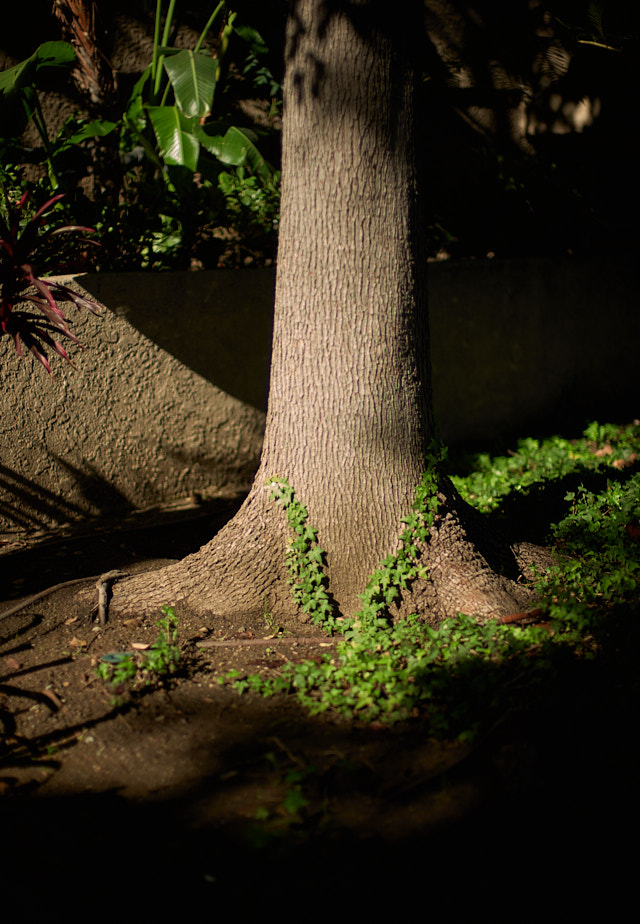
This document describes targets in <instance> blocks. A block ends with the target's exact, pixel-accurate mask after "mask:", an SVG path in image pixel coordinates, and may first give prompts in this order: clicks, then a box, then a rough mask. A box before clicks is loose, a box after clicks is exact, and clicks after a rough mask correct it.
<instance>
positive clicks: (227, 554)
mask: <svg viewBox="0 0 640 924" xmlns="http://www.w3.org/2000/svg"><path fill="white" fill-rule="evenodd" d="M446 490H447V495H448V497H445V495H440V510H439V514H438V517H437V521H436V524H435V526H434V527H433V528H432V531H431V539H430V541H429V542H428V543H426V544H425V545H423V546H422V547H421V554H420V559H421V563H422V564H423V565H426V566H427V568H428V571H429V578H428V579H426V580H416V581H414V582H413V584H412V586H411V587H410V588H409V589H408V591H406V592H405V593H404V595H403V599H402V602H401V604H400V606H398V607H393V608H392V616H393V617H394V618H401V617H403V616H406V615H408V614H409V613H411V612H417V613H419V614H420V615H422V616H423V617H424V618H425V619H426V620H428V621H429V622H432V623H434V624H437V623H438V622H440V621H442V620H443V619H445V618H447V617H450V616H454V615H456V614H457V613H459V612H463V613H467V614H469V615H473V616H475V617H477V618H478V619H479V620H480V621H483V622H485V621H488V620H491V619H495V618H497V617H504V616H508V615H509V614H512V613H517V612H522V611H524V610H526V609H528V608H530V607H531V606H533V604H534V602H535V595H534V591H533V589H532V586H531V578H532V571H531V565H532V564H533V563H536V564H537V565H538V566H541V567H546V566H548V565H549V564H550V563H552V560H553V559H552V557H551V556H550V553H549V552H548V550H545V549H541V548H539V547H537V546H533V545H530V544H528V543H520V544H518V545H510V544H509V543H508V542H507V541H506V540H504V539H500V537H497V536H496V535H495V534H494V533H488V532H487V530H486V527H485V524H484V522H483V518H482V516H481V515H480V514H478V513H477V512H476V511H474V510H472V509H471V508H469V507H468V506H467V505H466V504H464V502H463V501H462V500H461V499H460V498H459V497H458V495H457V494H456V493H455V492H454V491H450V490H449V488H448V487H447V488H446ZM291 538H292V537H291V534H290V532H289V529H288V526H287V523H286V517H285V516H284V514H283V512H282V510H281V509H279V508H278V507H277V505H276V504H274V503H273V501H271V500H270V499H269V491H268V489H267V488H266V487H265V486H263V485H259V486H258V487H256V486H255V485H254V488H253V490H252V492H251V494H250V495H249V497H248V498H247V500H246V501H245V503H244V504H243V506H242V508H241V509H240V511H239V512H238V513H237V514H236V516H235V517H234V518H233V519H232V520H231V521H230V522H229V523H228V524H227V525H226V526H225V527H224V528H223V529H222V530H221V531H220V532H219V533H218V534H217V535H216V536H215V537H214V538H213V539H212V541H211V542H209V543H208V544H207V545H206V546H203V548H202V549H200V550H199V551H198V552H196V553H194V554H192V555H189V556H188V557H187V558H185V559H184V560H183V561H180V562H177V563H176V564H173V565H170V566H168V567H166V568H163V569H161V570H160V571H155V572H151V573H144V574H137V575H134V576H132V577H130V578H127V579H125V580H123V581H121V582H119V583H118V584H117V585H116V586H115V587H114V590H113V600H112V603H111V613H112V614H113V615H114V616H116V615H117V614H123V615H124V614H133V613H142V612H153V613H157V612H159V610H160V608H161V607H162V606H163V605H164V604H167V603H168V604H172V605H176V604H179V603H184V604H186V605H187V606H188V607H189V608H190V609H192V610H193V611H195V612H198V613H200V614H202V616H203V618H213V619H215V618H216V617H218V618H224V619H237V618H239V617H247V618H248V617H255V616H259V615H262V614H264V613H265V612H270V613H273V614H274V615H276V616H277V618H278V620H279V621H280V622H287V623H290V622H295V621H296V620H298V621H300V620H302V619H304V615H303V614H302V613H301V612H298V611H297V609H296V605H295V603H294V600H293V597H292V594H291V587H290V584H289V580H288V573H287V569H286V564H285V555H286V549H287V547H288V545H289V543H290V542H291ZM330 580H331V575H330V574H329V583H330ZM364 584H365V580H364V579H363V582H362V588H363V590H364ZM345 615H346V614H345ZM348 615H351V614H348Z"/></svg>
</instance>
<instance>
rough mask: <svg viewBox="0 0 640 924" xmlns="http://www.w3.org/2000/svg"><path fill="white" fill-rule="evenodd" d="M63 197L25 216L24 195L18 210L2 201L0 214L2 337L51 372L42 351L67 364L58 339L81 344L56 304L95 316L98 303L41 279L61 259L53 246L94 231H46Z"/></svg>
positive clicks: (75, 227)
mask: <svg viewBox="0 0 640 924" xmlns="http://www.w3.org/2000/svg"><path fill="white" fill-rule="evenodd" d="M61 199H62V195H57V196H54V197H53V198H52V199H49V200H48V201H47V202H45V203H44V204H43V205H41V206H40V208H39V209H37V210H36V211H35V213H34V214H33V215H29V211H28V205H27V194H26V193H25V194H24V195H23V196H22V198H21V199H20V201H19V203H18V204H17V205H16V206H13V205H12V204H11V202H10V201H9V200H8V199H6V200H5V214H4V215H3V214H1V213H0V336H1V335H3V334H7V335H8V336H10V337H12V338H13V342H14V344H15V348H16V350H17V351H18V354H19V355H20V356H22V351H23V347H26V348H27V349H28V350H30V351H31V353H33V355H34V356H35V357H36V359H37V360H38V361H39V362H40V363H42V365H43V366H44V368H45V369H46V370H47V372H48V373H49V374H51V366H50V365H49V360H48V357H47V352H46V347H49V348H50V349H51V350H53V351H54V352H55V353H57V354H58V355H59V356H62V358H63V359H66V360H67V361H68V362H71V360H70V359H69V354H68V353H67V351H66V350H65V348H64V346H63V345H62V343H60V341H59V340H58V339H56V338H58V337H66V338H67V339H68V340H71V341H73V342H74V343H79V341H78V338H77V337H76V336H75V335H74V334H73V333H72V332H71V330H70V328H69V324H68V322H67V319H66V317H65V315H64V313H63V311H62V308H61V307H60V304H59V301H63V302H70V303H71V304H73V305H75V307H76V308H87V309H88V310H89V311H92V312H93V313H94V314H97V313H98V304H97V303H96V302H94V301H92V300H91V299H89V298H87V297H86V296H83V295H80V294H79V293H78V292H75V291H74V290H73V289H71V288H69V286H66V285H64V284H63V283H61V282H57V281H54V280H52V279H46V280H45V279H42V278H41V275H42V274H43V273H46V272H47V269H48V268H49V264H50V262H51V261H52V260H53V261H56V260H58V259H59V248H58V246H57V242H58V240H59V239H60V237H61V235H76V234H78V233H80V234H83V233H91V230H92V229H91V228H85V227H82V226H80V225H63V226H58V227H47V225H48V223H49V219H50V213H51V212H52V211H53V210H54V209H55V206H56V205H57V204H58V203H59V202H60V200H61ZM83 240H84V241H85V243H87V244H90V243H92V242H91V241H90V240H89V239H86V238H84V239H83ZM38 312H39V313H38Z"/></svg>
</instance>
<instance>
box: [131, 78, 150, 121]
mask: <svg viewBox="0 0 640 924" xmlns="http://www.w3.org/2000/svg"><path fill="white" fill-rule="evenodd" d="M150 77H151V65H149V66H148V67H146V68H145V69H144V70H143V72H142V74H141V75H140V77H139V78H138V80H137V81H136V83H135V86H134V88H133V90H132V91H131V96H130V97H129V102H128V103H127V108H126V117H127V119H128V120H129V121H130V122H131V123H133V125H135V126H136V127H137V128H142V126H143V123H144V109H143V105H144V102H143V99H142V91H143V90H144V88H145V86H146V84H147V82H148V80H149V78H150Z"/></svg>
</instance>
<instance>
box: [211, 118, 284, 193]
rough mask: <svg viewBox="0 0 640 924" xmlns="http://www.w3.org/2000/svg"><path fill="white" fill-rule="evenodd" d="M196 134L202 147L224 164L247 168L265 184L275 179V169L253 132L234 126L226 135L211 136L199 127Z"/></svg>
mask: <svg viewBox="0 0 640 924" xmlns="http://www.w3.org/2000/svg"><path fill="white" fill-rule="evenodd" d="M195 134H196V136H197V138H198V139H199V140H200V142H201V143H202V146H203V147H204V148H205V149H206V150H207V151H209V152H210V153H211V154H215V156H216V157H217V158H218V160H219V161H221V162H222V163H223V164H230V165H231V166H233V167H242V166H247V167H248V168H249V170H250V171H251V173H253V174H255V175H257V176H259V177H260V179H261V180H262V182H263V183H269V181H270V180H271V179H272V178H273V173H274V170H273V167H272V166H271V165H270V164H269V163H268V161H266V160H265V159H264V157H263V156H262V154H261V153H260V151H259V150H258V148H257V147H256V146H255V144H254V139H255V137H256V136H255V135H254V133H253V132H250V131H248V130H247V129H243V128H236V127H235V126H232V127H231V128H229V129H228V130H227V132H226V134H224V135H210V134H208V133H207V131H206V128H203V127H202V126H197V127H196V130H195Z"/></svg>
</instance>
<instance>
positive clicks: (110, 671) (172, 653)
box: [96, 606, 180, 689]
mask: <svg viewBox="0 0 640 924" xmlns="http://www.w3.org/2000/svg"><path fill="white" fill-rule="evenodd" d="M162 612H163V613H164V617H163V618H162V619H160V620H159V622H157V623H156V625H157V626H158V627H159V628H160V632H159V634H158V637H157V638H156V640H155V642H154V643H153V645H152V646H151V647H150V648H149V649H148V651H146V652H145V653H144V654H142V653H138V652H125V651H117V652H112V653H110V654H106V655H102V657H101V658H100V661H101V663H100V664H99V665H98V667H97V668H96V674H97V675H98V677H100V679H101V680H104V681H106V682H107V683H108V684H109V685H110V686H111V687H112V688H114V689H115V688H117V687H121V686H123V685H131V686H134V685H135V686H140V687H144V686H150V685H151V684H152V683H154V682H155V681H157V680H158V679H163V678H165V677H167V676H168V675H170V674H173V673H174V672H175V671H176V669H177V667H178V664H179V662H180V647H179V646H178V644H177V641H178V617H177V616H176V613H175V610H174V608H173V607H172V606H163V607H162Z"/></svg>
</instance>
